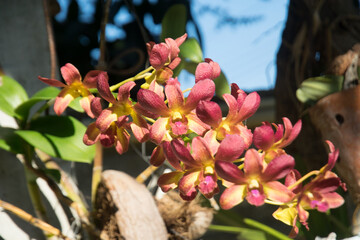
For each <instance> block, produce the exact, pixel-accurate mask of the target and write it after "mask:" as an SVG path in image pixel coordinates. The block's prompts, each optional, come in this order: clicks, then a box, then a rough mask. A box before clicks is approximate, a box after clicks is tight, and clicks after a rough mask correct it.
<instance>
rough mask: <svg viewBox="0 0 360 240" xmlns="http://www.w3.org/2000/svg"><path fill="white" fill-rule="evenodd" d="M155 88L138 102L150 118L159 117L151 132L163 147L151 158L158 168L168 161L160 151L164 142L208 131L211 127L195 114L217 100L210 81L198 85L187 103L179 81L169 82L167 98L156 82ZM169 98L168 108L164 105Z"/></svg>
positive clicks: (141, 94) (193, 89) (171, 80)
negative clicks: (203, 102) (207, 102)
mask: <svg viewBox="0 0 360 240" xmlns="http://www.w3.org/2000/svg"><path fill="white" fill-rule="evenodd" d="M152 86H153V87H152V89H153V91H151V90H148V89H140V91H139V92H138V95H137V99H138V102H139V106H140V107H141V109H143V110H145V111H144V112H143V114H145V115H147V114H148V113H150V114H152V115H151V116H150V115H149V114H148V115H149V117H154V115H155V116H159V117H158V119H157V120H156V121H155V122H154V123H153V125H152V126H151V128H150V139H151V140H152V141H153V142H154V143H156V144H158V145H160V146H159V147H158V148H156V149H155V150H154V152H153V154H152V158H151V163H152V164H154V165H156V166H157V165H160V164H161V163H162V162H163V161H164V159H165V158H164V155H163V154H161V153H162V152H163V150H162V149H160V148H161V147H162V146H161V142H163V141H171V140H172V139H173V138H177V137H179V136H182V135H185V134H188V133H190V132H195V133H196V134H198V135H203V134H204V133H205V131H206V130H207V129H208V126H207V125H206V124H204V123H203V122H202V121H200V119H198V118H197V116H196V114H195V112H194V111H193V110H194V109H195V108H196V106H197V104H198V103H199V101H201V100H210V99H211V98H212V97H213V95H214V92H215V84H214V82H213V81H212V80H210V79H205V80H203V81H200V82H198V83H196V84H195V85H194V87H193V88H192V90H191V91H190V93H189V96H188V97H187V99H186V100H185V98H184V95H183V93H182V91H181V88H180V83H179V81H178V80H177V79H174V78H171V79H169V80H168V82H167V84H166V86H165V95H164V93H163V92H162V88H161V87H160V86H158V84H157V83H156V82H153V83H152ZM156 86H158V87H156ZM159 87H160V88H161V89H159ZM165 96H166V98H167V101H168V105H166V104H165V102H164V100H165V99H164V98H165Z"/></svg>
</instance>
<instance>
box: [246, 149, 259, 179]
mask: <svg viewBox="0 0 360 240" xmlns="http://www.w3.org/2000/svg"><path fill="white" fill-rule="evenodd" d="M262 170H263V158H262V157H261V156H260V154H259V153H258V152H257V151H256V150H255V149H249V150H247V151H246V153H245V160H244V172H245V174H246V175H259V174H260V173H261V172H262Z"/></svg>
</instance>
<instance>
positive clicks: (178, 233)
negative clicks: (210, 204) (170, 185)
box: [157, 191, 213, 240]
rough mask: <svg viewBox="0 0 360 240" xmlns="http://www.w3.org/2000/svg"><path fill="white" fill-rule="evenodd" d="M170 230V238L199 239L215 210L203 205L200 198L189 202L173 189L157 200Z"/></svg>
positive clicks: (173, 239)
mask: <svg viewBox="0 0 360 240" xmlns="http://www.w3.org/2000/svg"><path fill="white" fill-rule="evenodd" d="M157 204H158V208H159V211H160V214H161V216H162V217H163V219H164V221H165V224H166V227H167V229H168V232H169V239H172V240H175V239H189V240H190V239H197V238H199V237H201V236H202V235H204V233H205V232H206V231H207V229H208V227H209V225H210V223H211V221H212V219H213V210H212V209H211V208H206V207H202V206H201V203H200V201H199V200H198V199H195V200H193V201H191V202H187V201H184V200H182V199H181V197H180V196H179V194H178V193H176V192H175V191H171V192H169V193H167V194H166V195H164V196H163V197H162V198H161V199H160V200H158V202H157Z"/></svg>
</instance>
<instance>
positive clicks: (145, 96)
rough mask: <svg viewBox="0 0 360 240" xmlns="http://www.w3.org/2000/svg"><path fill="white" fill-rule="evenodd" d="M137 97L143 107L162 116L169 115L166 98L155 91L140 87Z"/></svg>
mask: <svg viewBox="0 0 360 240" xmlns="http://www.w3.org/2000/svg"><path fill="white" fill-rule="evenodd" d="M137 99H138V102H139V103H140V105H141V107H142V108H144V109H145V110H147V111H150V112H152V113H155V114H157V115H160V116H169V110H168V108H167V106H166V104H165V103H164V100H163V99H161V98H160V97H159V95H157V94H156V93H154V92H153V91H150V90H147V89H140V90H139V92H138V94H137Z"/></svg>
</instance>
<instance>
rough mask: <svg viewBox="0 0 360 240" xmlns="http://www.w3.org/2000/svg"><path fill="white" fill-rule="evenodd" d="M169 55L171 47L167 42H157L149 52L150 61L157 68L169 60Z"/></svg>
mask: <svg viewBox="0 0 360 240" xmlns="http://www.w3.org/2000/svg"><path fill="white" fill-rule="evenodd" d="M169 55H170V49H169V47H168V45H167V44H165V43H159V44H155V45H154V46H153V47H152V49H151V51H150V54H149V61H150V64H151V66H153V67H154V68H155V69H160V68H162V67H163V66H164V65H165V63H166V62H167V61H168V59H169Z"/></svg>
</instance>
